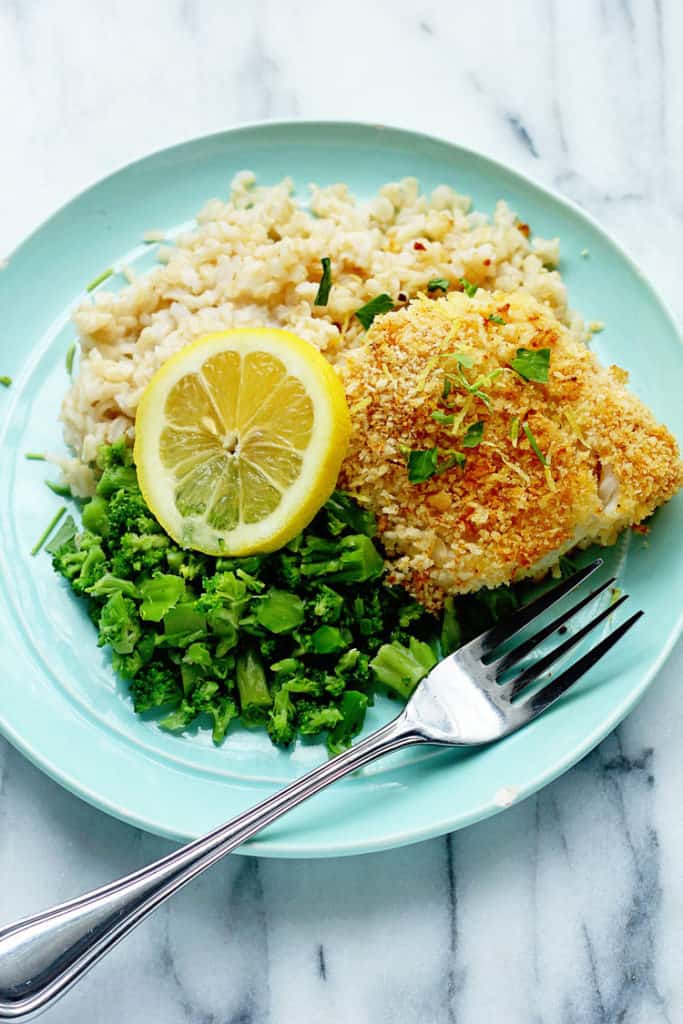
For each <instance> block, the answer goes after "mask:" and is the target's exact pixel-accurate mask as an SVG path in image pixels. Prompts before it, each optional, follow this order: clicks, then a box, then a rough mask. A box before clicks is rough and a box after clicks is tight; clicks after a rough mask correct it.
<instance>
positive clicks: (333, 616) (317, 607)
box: [309, 583, 344, 623]
mask: <svg viewBox="0 0 683 1024" xmlns="http://www.w3.org/2000/svg"><path fill="white" fill-rule="evenodd" d="M309 607H310V610H311V613H312V614H313V615H314V616H315V618H316V619H321V620H322V621H323V622H326V623H334V622H337V621H338V619H339V616H340V615H341V613H342V609H343V608H344V598H343V597H342V596H341V594H339V593H337V591H336V590H333V589H332V587H328V586H327V584H325V583H322V584H321V585H320V586H319V587H317V588H316V591H315V597H314V599H313V601H311V602H310V605H309Z"/></svg>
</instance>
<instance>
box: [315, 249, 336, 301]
mask: <svg viewBox="0 0 683 1024" xmlns="http://www.w3.org/2000/svg"><path fill="white" fill-rule="evenodd" d="M320 262H321V263H322V268H323V276H322V277H321V278H320V284H319V285H318V291H317V294H316V296H315V299H314V300H313V305H314V306H326V305H327V300H328V299H329V297H330V288H331V287H332V261H331V260H330V257H329V256H323V258H322V259H321V261H320Z"/></svg>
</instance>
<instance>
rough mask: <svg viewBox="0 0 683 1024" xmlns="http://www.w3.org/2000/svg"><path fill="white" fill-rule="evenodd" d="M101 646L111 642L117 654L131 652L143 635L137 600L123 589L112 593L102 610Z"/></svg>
mask: <svg viewBox="0 0 683 1024" xmlns="http://www.w3.org/2000/svg"><path fill="white" fill-rule="evenodd" d="M99 627H100V635H99V639H98V641H97V643H98V645H99V646H100V647H104V645H105V644H109V646H110V647H111V648H112V650H114V651H116V653H117V654H131V653H132V651H133V649H134V648H135V645H136V643H137V642H138V640H139V639H140V637H141V635H142V628H141V626H140V619H139V617H138V612H137V608H136V607H135V602H134V601H131V599H130V598H129V597H124V596H123V594H122V593H121V591H117V592H116V593H115V594H112V595H111V597H110V598H109V599H108V601H107V602H106V604H104V605H103V606H102V611H101V612H100V621H99Z"/></svg>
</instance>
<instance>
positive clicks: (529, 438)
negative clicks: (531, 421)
mask: <svg viewBox="0 0 683 1024" xmlns="http://www.w3.org/2000/svg"><path fill="white" fill-rule="evenodd" d="M522 429H523V431H524V433H525V434H526V437H527V441H528V442H529V444H530V445H531V447H532V449H533V452H534V455H536V457H537V458H538V461H539V462H540V463H541V465H542V466H547V465H548V460H547V459H546V457H545V455H544V454H543V452H542V451H541V449H540V448H539V447H538V441H537V440H536V438H535V437H534V435H533V434H532V433H531V428H530V427H528V426H527V424H526V423H523V424H522Z"/></svg>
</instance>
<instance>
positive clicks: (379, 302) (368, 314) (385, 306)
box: [353, 292, 395, 331]
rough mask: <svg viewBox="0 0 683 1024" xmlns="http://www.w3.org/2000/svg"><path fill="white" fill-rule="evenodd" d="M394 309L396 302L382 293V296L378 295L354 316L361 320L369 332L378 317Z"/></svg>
mask: <svg viewBox="0 0 683 1024" xmlns="http://www.w3.org/2000/svg"><path fill="white" fill-rule="evenodd" d="M392 309H395V306H394V300H393V299H392V297H391V296H390V295H387V293H386V292H382V294H381V295H376V296H375V298H374V299H370V301H369V302H366V303H365V305H364V306H361V307H360V309H357V310H356V312H355V313H354V314H353V315H354V316H355V317H357V318H358V319H359V320H360V322H361V323H362V325H363V327H364V328H365V330H366V331H367V329H368V328H369V327H370V324H371V323H372V321H373V320H374V319H375V317H376V316H379V315H380V314H381V313H390V312H391V310H392Z"/></svg>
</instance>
